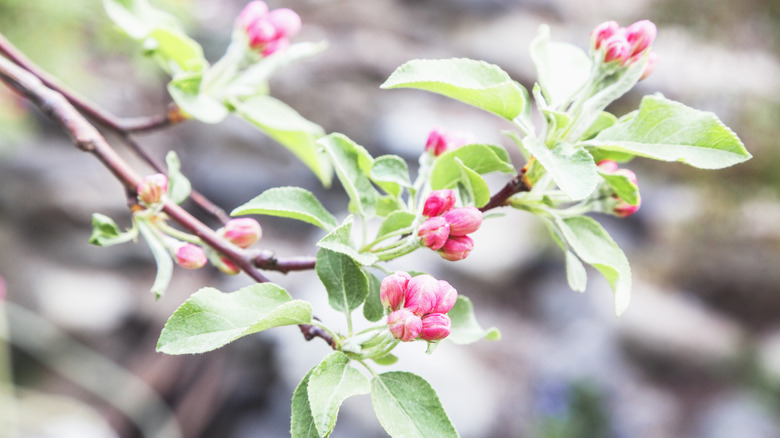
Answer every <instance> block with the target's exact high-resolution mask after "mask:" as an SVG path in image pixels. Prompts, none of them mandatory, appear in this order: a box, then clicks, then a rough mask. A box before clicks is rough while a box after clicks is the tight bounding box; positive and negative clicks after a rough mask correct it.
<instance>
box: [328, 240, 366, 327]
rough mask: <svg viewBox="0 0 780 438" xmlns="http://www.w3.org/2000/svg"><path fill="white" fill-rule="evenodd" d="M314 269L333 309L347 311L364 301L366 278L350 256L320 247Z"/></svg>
mask: <svg viewBox="0 0 780 438" xmlns="http://www.w3.org/2000/svg"><path fill="white" fill-rule="evenodd" d="M315 270H316V271H317V275H318V276H319V277H320V281H322V284H324V285H325V290H327V291H328V302H329V303H330V305H331V307H333V308H334V309H336V310H338V311H340V312H344V313H348V312H351V311H353V310H355V309H357V308H358V307H359V306H360V305H361V304H363V301H365V299H366V296H367V295H368V278H366V274H365V273H363V270H362V269H360V265H359V264H358V263H357V262H356V261H355V260H353V259H352V257H349V256H347V255H344V254H341V253H338V252H334V251H331V250H328V249H325V248H322V249H320V250H319V252H317V262H316V265H315Z"/></svg>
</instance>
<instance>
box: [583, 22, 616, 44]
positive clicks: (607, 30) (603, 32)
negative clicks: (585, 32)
mask: <svg viewBox="0 0 780 438" xmlns="http://www.w3.org/2000/svg"><path fill="white" fill-rule="evenodd" d="M618 29H620V26H618V24H617V22H615V21H605V22H603V23H601V24H599V25H598V26H596V27H595V28H594V29H593V31H592V32H591V33H590V43H591V46H592V47H593V49H594V50H598V49H599V48H601V44H602V43H603V42H604V41H605V40H606V39H607V38H609V37H611V36H612V35H614V34H616V33H617V31H618Z"/></svg>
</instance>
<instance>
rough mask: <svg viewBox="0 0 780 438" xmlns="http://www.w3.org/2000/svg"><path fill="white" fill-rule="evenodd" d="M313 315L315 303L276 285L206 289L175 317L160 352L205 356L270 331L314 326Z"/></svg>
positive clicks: (162, 338) (167, 325)
mask: <svg viewBox="0 0 780 438" xmlns="http://www.w3.org/2000/svg"><path fill="white" fill-rule="evenodd" d="M311 314H312V309H311V304H309V303H307V302H305V301H301V300H293V299H292V297H291V296H290V294H288V293H287V291H285V290H284V289H282V288H281V287H279V286H277V285H275V284H272V283H261V284H253V285H250V286H247V287H244V288H241V289H239V290H237V291H235V292H232V293H224V292H221V291H219V290H217V289H214V288H211V287H206V288H203V289H200V290H199V291H197V292H195V293H194V294H192V296H190V298H188V299H187V301H185V302H184V304H182V305H181V306H180V307H179V308H178V309H176V311H175V312H174V313H173V315H171V317H170V318H169V319H168V322H167V323H165V327H164V328H163V330H162V333H161V334H160V339H159V341H157V351H159V352H162V353H166V354H193V353H205V352H207V351H211V350H215V349H217V348H219V347H222V346H223V345H225V344H228V343H230V342H233V341H235V340H236V339H238V338H241V337H243V336H247V335H251V334H252V333H257V332H259V331H262V330H266V329H269V328H273V327H280V326H285V325H295V324H308V323H311Z"/></svg>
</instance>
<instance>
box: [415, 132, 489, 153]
mask: <svg viewBox="0 0 780 438" xmlns="http://www.w3.org/2000/svg"><path fill="white" fill-rule="evenodd" d="M476 141H477V139H476V138H475V137H474V134H472V133H470V132H468V131H449V132H447V131H445V130H444V129H443V128H441V127H437V128H434V129H433V130H432V131H431V133H430V134H428V141H427V142H426V143H425V151H426V152H429V153H432V154H433V155H434V156H436V157H438V156H439V155H441V154H443V153H445V152H447V151H448V150H452V149H456V148H459V147H461V146H465V145H467V144H473V143H475V142H476Z"/></svg>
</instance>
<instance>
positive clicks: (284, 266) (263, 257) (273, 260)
mask: <svg viewBox="0 0 780 438" xmlns="http://www.w3.org/2000/svg"><path fill="white" fill-rule="evenodd" d="M251 259H252V264H253V265H254V266H255V267H257V268H260V269H265V270H269V271H279V272H282V273H284V274H286V273H288V272H290V271H307V270H310V269H314V264H315V263H316V259H315V258H314V257H287V258H280V257H276V255H275V254H274V253H273V251H268V250H264V251H260V252H259V253H258V254H257V255H254V256H252V257H251Z"/></svg>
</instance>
